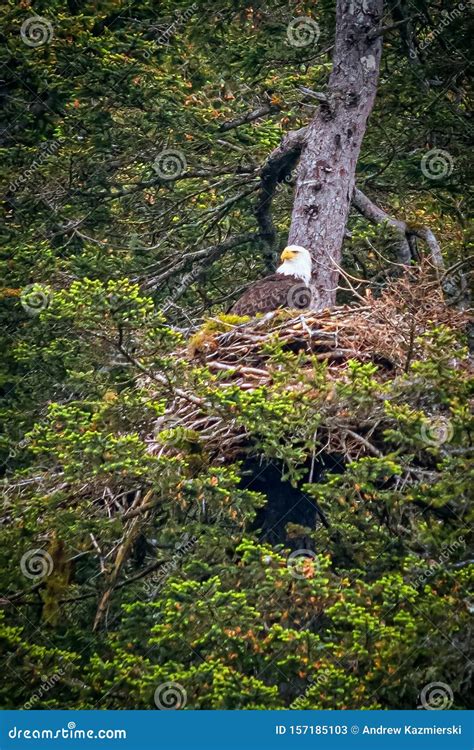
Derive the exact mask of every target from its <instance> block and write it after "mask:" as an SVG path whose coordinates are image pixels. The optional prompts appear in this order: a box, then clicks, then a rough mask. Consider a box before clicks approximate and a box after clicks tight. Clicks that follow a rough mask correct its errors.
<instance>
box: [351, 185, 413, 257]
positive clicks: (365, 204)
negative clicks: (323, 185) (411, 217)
mask: <svg viewBox="0 0 474 750" xmlns="http://www.w3.org/2000/svg"><path fill="white" fill-rule="evenodd" d="M352 205H353V206H354V208H356V209H357V211H359V213H360V214H362V216H364V217H365V218H366V219H367V220H368V221H370V222H371V224H388V225H389V226H391V227H392V228H393V229H395V231H396V232H397V234H398V236H399V241H398V248H397V257H398V261H399V262H400V263H403V264H404V265H406V264H407V263H409V262H410V260H411V251H410V244H409V242H408V239H407V236H406V234H407V225H406V223H405V222H404V221H401V220H400V219H395V218H394V217H393V216H390V215H389V214H388V213H387V212H386V211H384V210H383V209H382V208H380V207H379V206H377V205H376V204H375V203H373V201H371V200H370V198H368V197H367V196H366V195H365V194H364V193H363V192H362V190H359V188H354V192H353V194H352Z"/></svg>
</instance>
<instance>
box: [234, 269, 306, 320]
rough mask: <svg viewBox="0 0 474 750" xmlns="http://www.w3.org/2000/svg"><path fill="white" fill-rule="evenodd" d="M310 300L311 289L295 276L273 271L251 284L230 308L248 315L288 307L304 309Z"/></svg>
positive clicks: (242, 314) (236, 313)
mask: <svg viewBox="0 0 474 750" xmlns="http://www.w3.org/2000/svg"><path fill="white" fill-rule="evenodd" d="M310 302H311V290H310V288H309V287H308V286H307V284H306V283H305V282H304V281H303V280H302V279H300V278H298V277H297V276H291V275H285V274H282V273H273V274H271V275H270V276H266V277H265V278H264V279H261V280H260V281H256V282H255V283H254V284H252V285H251V286H250V287H249V288H248V289H247V290H246V291H245V292H244V293H243V295H242V297H241V298H240V299H239V300H237V302H236V303H235V305H233V307H232V308H231V309H230V312H231V313H232V314H233V315H240V316H244V315H250V316H251V317H253V316H254V315H256V314H257V313H266V312H270V311H271V310H278V309H279V308H280V307H289V308H293V309H296V310H304V309H305V308H307V307H309V305H310Z"/></svg>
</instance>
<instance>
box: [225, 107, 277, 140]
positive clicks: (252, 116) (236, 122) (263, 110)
mask: <svg viewBox="0 0 474 750" xmlns="http://www.w3.org/2000/svg"><path fill="white" fill-rule="evenodd" d="M280 109H281V107H280V106H279V105H278V104H266V105H264V106H263V107H259V108H258V109H254V110H253V111H252V112H246V113H245V114H243V115H241V116H240V117H235V118H234V119H233V120H228V121H227V122H223V123H222V125H221V126H220V128H219V130H220V131H221V132H223V133H226V132H227V131H228V130H233V129H234V128H238V127H240V125H247V124H248V123H249V122H253V121H254V120H258V119H259V118H260V117H265V115H270V114H273V113H274V112H279V111H280Z"/></svg>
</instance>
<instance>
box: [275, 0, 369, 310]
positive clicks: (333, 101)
mask: <svg viewBox="0 0 474 750" xmlns="http://www.w3.org/2000/svg"><path fill="white" fill-rule="evenodd" d="M382 10H383V0H337V8H336V38H335V48H334V55H333V69H332V73H331V75H330V78H329V82H328V88H327V92H326V98H325V100H324V101H322V102H321V105H320V108H319V110H318V112H317V114H316V116H315V117H314V119H313V120H312V122H311V123H310V125H309V126H308V128H307V131H306V137H305V139H304V143H303V148H302V152H301V157H300V162H299V167H298V173H297V178H296V191H295V199H294V204H293V213H292V219H291V228H290V235H289V244H295V245H303V246H304V247H306V248H308V250H310V252H311V255H312V258H313V279H312V287H313V303H312V306H313V307H314V308H316V309H322V308H324V307H330V306H332V305H334V303H335V300H336V288H337V282H338V277H339V273H338V268H337V266H338V265H340V261H341V249H342V242H343V238H344V232H345V229H346V223H347V218H348V214H349V208H350V203H351V197H352V192H353V189H354V182H355V170H356V165H357V160H358V157H359V152H360V147H361V143H362V139H363V137H364V133H365V130H366V123H367V118H368V117H369V115H370V113H371V111H372V107H373V104H374V99H375V94H376V91H377V82H378V74H379V69H380V57H381V53H382V33H379V30H380V22H381V18H382ZM380 31H381V30H380Z"/></svg>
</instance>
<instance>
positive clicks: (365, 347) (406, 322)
mask: <svg viewBox="0 0 474 750" xmlns="http://www.w3.org/2000/svg"><path fill="white" fill-rule="evenodd" d="M467 320H468V316H467V313H466V312H464V311H460V310H456V309H454V308H452V307H449V306H447V305H446V304H445V302H444V299H443V294H442V291H441V288H440V285H439V283H438V282H437V281H434V280H433V279H432V278H431V279H430V278H429V277H428V278H427V277H426V276H424V275H423V273H420V274H419V275H418V276H417V277H416V278H413V275H412V276H409V275H408V274H407V275H406V276H404V277H403V278H402V279H399V280H398V281H397V282H395V283H393V284H392V285H391V286H390V287H389V288H388V289H387V290H386V292H385V293H384V294H383V295H382V296H380V297H378V298H375V297H374V296H372V294H370V293H368V294H367V296H366V298H365V300H364V302H361V303H360V304H358V305H356V306H347V305H344V306H339V307H335V308H333V309H331V310H323V311H319V312H316V311H314V312H313V311H307V312H305V313H304V314H296V313H295V312H294V311H277V312H275V313H270V314H268V315H266V316H265V317H263V318H259V319H258V318H257V319H253V320H249V321H246V322H241V321H240V320H233V319H231V318H229V316H223V317H222V318H216V319H213V320H211V321H209V322H208V323H207V324H206V325H205V326H204V327H203V328H202V329H201V330H200V331H198V332H197V333H196V334H195V335H194V336H193V337H192V338H191V340H190V342H189V345H188V347H187V348H186V350H182V351H180V352H178V353H177V356H178V357H179V358H181V359H185V360H186V361H187V362H188V364H189V365H190V366H191V367H192V366H193V365H194V366H196V367H199V368H202V367H206V368H207V369H208V370H209V372H210V373H211V374H219V373H220V377H219V381H218V383H217V384H216V387H218V388H219V389H225V388H229V387H235V386H238V388H240V389H242V390H243V391H252V390H253V389H255V388H257V387H260V386H271V385H272V383H273V380H274V377H275V368H274V364H273V363H271V362H269V359H270V358H269V354H268V350H267V347H266V345H267V344H269V343H270V342H272V341H275V339H276V338H277V339H278V340H279V341H280V343H281V345H282V347H283V349H286V350H289V351H292V352H303V353H305V354H306V355H311V356H307V357H306V358H304V359H303V365H302V369H301V378H300V380H299V383H298V382H296V383H295V382H294V381H292V383H291V384H289V386H288V387H289V388H292V389H294V388H296V389H297V388H298V387H301V388H302V387H304V386H305V384H306V383H307V377H306V375H307V374H308V370H309V369H311V368H312V367H314V362H313V363H312V362H311V359H313V360H314V359H316V360H320V361H323V360H324V361H326V362H327V366H328V367H327V377H328V378H329V379H333V380H338V379H340V378H343V377H344V376H345V373H346V371H347V363H348V361H349V360H354V359H355V360H358V361H359V362H362V363H366V362H372V363H374V364H376V365H377V367H378V370H377V374H376V376H375V377H376V378H377V379H378V380H380V381H381V382H383V381H384V380H386V379H387V378H394V377H397V376H398V375H402V374H403V373H404V372H406V371H407V369H408V367H409V365H410V363H411V362H412V361H413V360H415V359H417V358H420V356H422V345H421V342H420V340H419V337H420V336H421V335H422V334H423V333H425V332H427V331H428V330H430V329H432V328H433V327H435V326H440V325H444V326H447V327H449V328H451V329H454V330H456V329H463V328H465V327H466V324H467ZM354 426H355V427H356V428H357V425H354ZM174 427H182V428H185V429H186V430H189V431H190V432H192V433H193V434H194V435H195V436H196V439H198V440H199V442H200V443H201V444H202V445H203V446H205V449H206V451H207V452H208V454H209V455H210V456H211V457H212V458H213V459H214V460H217V461H225V460H229V459H231V458H234V457H235V456H236V455H238V454H239V453H240V452H241V450H242V448H243V447H244V446H245V445H246V443H248V435H246V433H245V430H244V429H243V428H242V426H241V425H240V424H238V422H237V420H235V419H232V417H230V416H229V415H222V413H221V412H220V410H219V409H217V408H216V407H215V405H214V406H213V405H212V404H209V403H208V402H207V400H206V398H202V397H200V396H197V395H196V393H193V392H191V390H189V391H187V390H185V391H180V393H179V394H178V395H177V396H176V398H175V399H174V400H173V401H172V403H171V404H170V405H169V408H168V409H167V412H166V414H165V415H164V416H163V417H162V418H161V419H160V420H158V423H157V425H156V431H155V438H154V440H153V452H164V451H167V450H169V448H170V446H169V444H167V441H166V439H163V438H162V436H161V435H160V432H162V431H163V430H166V431H168V430H170V429H172V428H174ZM352 432H353V430H349V432H348V431H347V430H343V429H341V430H339V431H338V430H335V431H334V432H333V433H332V434H330V435H326V436H325V440H326V445H325V448H326V449H327V450H329V451H330V452H338V453H342V454H343V455H345V456H346V457H347V458H356V457H358V456H360V455H364V454H366V453H368V454H370V453H372V454H374V455H377V451H376V449H373V447H372V446H371V444H370V443H369V442H368V441H367V440H365V439H364V437H363V436H361V435H358V434H357V435H356V436H355V437H354V436H352V437H350V435H351V433H352ZM164 434H165V433H164ZM164 434H163V436H164ZM166 434H169V433H166Z"/></svg>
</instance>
